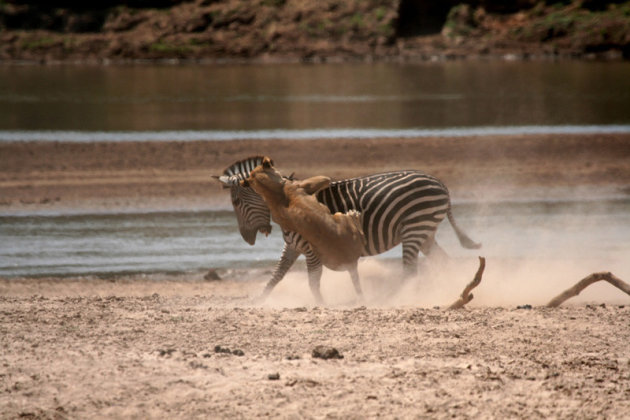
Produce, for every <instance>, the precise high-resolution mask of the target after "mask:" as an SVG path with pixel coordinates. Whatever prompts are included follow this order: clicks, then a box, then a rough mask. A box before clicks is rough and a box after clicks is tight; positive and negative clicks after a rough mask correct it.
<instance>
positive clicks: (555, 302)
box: [547, 272, 630, 308]
mask: <svg viewBox="0 0 630 420" xmlns="http://www.w3.org/2000/svg"><path fill="white" fill-rule="evenodd" d="M600 280H606V281H607V282H608V283H610V284H612V285H613V286H615V287H617V288H618V289H620V290H622V291H624V292H625V293H626V294H628V295H630V284H628V283H626V282H624V281H623V280H621V279H620V278H618V277H616V276H615V275H614V274H612V273H610V272H601V273H593V274H591V275H589V276H587V277H584V278H583V279H582V280H580V281H579V282H577V283H576V284H575V286H573V287H571V288H569V289H567V290H565V291H564V292H562V293H560V294H559V295H558V296H556V297H555V298H553V299H551V301H549V303H548V304H547V307H548V308H555V307H558V306H560V305H561V304H562V303H563V302H564V301H565V300H567V299H569V298H572V297H574V296H577V295H579V294H580V292H581V291H582V290H584V289H586V288H587V287H588V286H590V285H591V284H593V283H596V282H598V281H600Z"/></svg>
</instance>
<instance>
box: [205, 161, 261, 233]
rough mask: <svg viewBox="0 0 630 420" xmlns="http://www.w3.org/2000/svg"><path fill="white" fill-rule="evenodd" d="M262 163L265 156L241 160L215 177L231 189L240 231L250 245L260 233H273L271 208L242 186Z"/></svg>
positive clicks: (248, 188)
mask: <svg viewBox="0 0 630 420" xmlns="http://www.w3.org/2000/svg"><path fill="white" fill-rule="evenodd" d="M262 162H263V156H253V157H249V158H247V159H243V160H239V161H238V162H235V163H234V164H232V165H230V166H229V167H228V168H227V169H225V171H223V175H221V176H218V177H215V178H217V179H218V180H219V181H220V182H221V183H222V184H223V186H224V188H229V189H230V195H231V198H232V206H233V207H234V212H235V213H236V220H237V221H238V229H239V231H240V232H241V236H242V237H243V239H244V240H245V242H247V243H248V244H250V245H254V244H255V243H256V234H257V233H258V232H260V233H264V234H265V235H269V234H270V233H271V212H270V211H269V207H267V204H265V201H264V200H263V199H262V197H261V196H260V195H258V194H257V193H256V192H255V191H254V190H253V189H252V188H250V187H244V186H242V185H240V183H241V181H242V180H244V179H245V178H247V177H249V174H250V172H251V171H252V170H253V169H254V168H255V167H257V166H258V165H261V164H262Z"/></svg>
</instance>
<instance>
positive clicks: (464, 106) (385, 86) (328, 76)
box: [0, 61, 630, 131]
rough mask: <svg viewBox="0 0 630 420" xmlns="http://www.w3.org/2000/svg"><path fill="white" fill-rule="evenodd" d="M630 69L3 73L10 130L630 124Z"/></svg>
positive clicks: (453, 65) (570, 65) (0, 110)
mask: <svg viewBox="0 0 630 420" xmlns="http://www.w3.org/2000/svg"><path fill="white" fill-rule="evenodd" d="M629 74H630V63H628V62H617V63H599V62H580V61H575V62H560V63H554V62H500V61H489V62H483V61H480V62H443V63H426V64H394V63H376V64H322V65H304V64H285V65H225V66H199V65H190V66H187V65H183V66H168V65H136V66H72V65H69V66H49V67H40V66H0V130H80V131H84V130H88V131H112V130H272V129H297V130H308V129H338V128H359V129H365V128H380V129H401V128H452V127H479V126H524V125H525V126H532V125H534V126H536V125H543V126H547V125H590V124H596V125H602V124H630V77H628V75H629Z"/></svg>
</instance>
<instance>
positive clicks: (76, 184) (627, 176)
mask: <svg viewBox="0 0 630 420" xmlns="http://www.w3.org/2000/svg"><path fill="white" fill-rule="evenodd" d="M628 142H630V136H629V135H627V134H602V135H598V134H588V135H516V136H487V137H474V138H420V139H413V138H411V139H409V138H403V139H330V140H295V141H292V140H236V141H230V142H222V141H194V142H177V141H173V142H129V143H122V142H121V143H117V142H96V143H66V142H62V141H59V142H24V143H22V142H15V143H0V197H1V198H0V212H7V213H11V212H15V211H27V212H28V211H39V210H44V211H45V210H50V211H64V210H72V209H74V210H77V209H79V210H81V209H83V210H86V211H87V210H92V211H98V210H101V211H102V210H111V211H117V210H129V209H134V208H137V209H141V210H142V209H146V210H160V209H181V210H186V209H189V210H190V209H209V208H217V207H219V208H229V207H230V203H229V194H228V193H227V192H225V191H224V190H223V189H222V188H221V186H220V185H219V184H218V183H217V182H216V180H214V179H213V178H212V175H220V174H221V173H222V171H223V170H224V169H225V168H226V167H227V166H229V165H231V164H232V163H233V162H235V161H237V160H239V159H243V158H245V157H248V156H251V155H256V154H262V155H268V156H271V157H272V158H273V159H274V160H275V162H276V165H277V166H278V168H279V169H280V170H281V171H282V172H285V173H287V174H290V173H292V172H293V173H295V176H296V177H298V178H306V177H309V176H313V175H320V174H324V175H327V176H330V177H332V178H333V179H342V178H349V177H355V176H361V175H366V174H369V173H375V172H382V171H388V170H399V169H418V170H421V171H424V172H426V173H429V174H431V175H434V176H436V177H438V178H439V179H441V180H442V181H443V182H444V183H445V184H446V185H447V186H448V188H449V189H450V190H451V195H452V197H453V199H454V200H476V199H483V200H492V199H496V200H499V199H518V198H519V197H520V198H523V197H530V198H531V197H533V198H537V197H538V198H544V197H550V196H556V197H557V198H559V199H572V198H576V197H580V194H582V195H584V194H586V196H589V195H592V197H594V198H596V197H606V196H608V197H611V196H614V197H627V195H628V194H629V193H630V191H629V190H628V185H630V167H629V166H628V165H627V162H628V160H629V159H630V149H629V148H628V147H627V144H628ZM357 151H359V152H360V156H361V158H360V159H357V158H356V152H357ZM582 198H583V197H582Z"/></svg>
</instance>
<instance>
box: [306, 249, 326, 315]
mask: <svg viewBox="0 0 630 420" xmlns="http://www.w3.org/2000/svg"><path fill="white" fill-rule="evenodd" d="M304 255H305V256H306V270H307V271H308V286H309V287H310V288H311V293H313V297H314V298H315V302H316V303H317V304H318V305H321V304H323V303H324V299H323V298H322V292H321V290H320V283H321V279H322V262H321V261H320V260H319V258H317V256H316V255H315V254H314V253H313V251H311V250H310V248H309V249H308V250H306V252H305V253H304Z"/></svg>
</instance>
